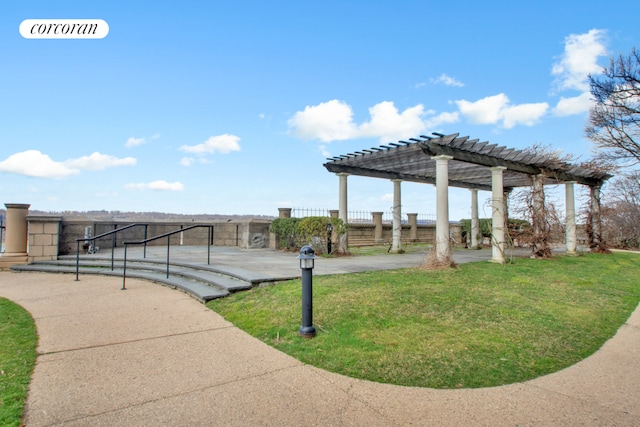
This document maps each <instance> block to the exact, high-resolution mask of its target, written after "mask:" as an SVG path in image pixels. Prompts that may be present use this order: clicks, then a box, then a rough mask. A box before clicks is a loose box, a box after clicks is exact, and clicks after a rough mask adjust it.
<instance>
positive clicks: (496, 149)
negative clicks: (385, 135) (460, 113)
mask: <svg viewBox="0 0 640 427" xmlns="http://www.w3.org/2000/svg"><path fill="white" fill-rule="evenodd" d="M434 135H435V136H433V137H432V136H425V135H421V136H420V138H411V139H410V140H409V141H399V143H389V144H385V145H381V146H380V147H378V148H376V147H372V148H371V149H364V150H361V151H356V152H354V153H348V154H347V155H343V156H339V157H332V158H329V159H327V160H329V162H327V163H325V165H324V166H325V168H327V170H329V171H330V172H334V173H348V174H351V175H359V176H369V177H372V178H387V179H401V180H403V181H412V182H423V183H427V184H434V183H435V175H436V166H435V164H436V162H435V160H433V159H432V157H435V156H439V155H447V156H451V157H452V160H451V161H450V163H449V185H450V186H453V187H462V188H475V189H479V190H486V191H491V173H490V172H489V170H488V169H487V168H491V167H495V166H502V167H504V168H506V169H505V171H504V186H505V189H506V190H511V189H513V188H515V187H526V186H529V185H530V180H529V179H528V177H527V176H528V175H540V174H542V172H545V175H546V180H545V182H544V183H545V184H559V183H562V182H568V181H573V182H577V183H579V184H583V185H587V186H590V187H596V186H600V185H601V184H602V182H603V181H605V180H607V179H608V178H610V177H611V175H608V174H606V173H602V172H599V171H594V170H590V169H586V168H583V167H580V166H576V165H571V164H568V163H564V162H558V161H556V160H554V159H551V158H548V157H544V156H539V155H535V154H532V153H530V152H527V151H524V150H516V149H513V148H507V147H504V146H498V145H496V144H489V143H488V142H486V141H485V142H479V140H477V139H474V140H470V139H469V137H468V136H464V137H459V136H458V135H459V134H457V133H456V134H451V135H442V134H434Z"/></svg>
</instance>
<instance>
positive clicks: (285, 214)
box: [278, 208, 291, 218]
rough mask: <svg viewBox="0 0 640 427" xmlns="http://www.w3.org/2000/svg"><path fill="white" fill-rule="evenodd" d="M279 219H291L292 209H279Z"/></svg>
mask: <svg viewBox="0 0 640 427" xmlns="http://www.w3.org/2000/svg"><path fill="white" fill-rule="evenodd" d="M278 218H291V208H278Z"/></svg>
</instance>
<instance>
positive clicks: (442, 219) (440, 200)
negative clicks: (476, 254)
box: [432, 155, 453, 263]
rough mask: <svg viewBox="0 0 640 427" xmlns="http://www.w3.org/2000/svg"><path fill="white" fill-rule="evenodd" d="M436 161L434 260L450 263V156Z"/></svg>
mask: <svg viewBox="0 0 640 427" xmlns="http://www.w3.org/2000/svg"><path fill="white" fill-rule="evenodd" d="M432 159H434V160H435V161H436V259H437V261H438V262H440V263H448V262H449V261H451V250H450V249H449V160H451V159H453V157H452V156H445V155H441V156H435V157H432Z"/></svg>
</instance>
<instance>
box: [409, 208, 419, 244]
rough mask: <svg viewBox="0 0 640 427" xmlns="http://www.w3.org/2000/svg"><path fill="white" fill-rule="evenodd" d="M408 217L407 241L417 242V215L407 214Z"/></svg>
mask: <svg viewBox="0 0 640 427" xmlns="http://www.w3.org/2000/svg"><path fill="white" fill-rule="evenodd" d="M407 216H408V217H409V226H411V231H409V239H410V240H411V241H412V242H417V241H418V214H417V213H408V214H407Z"/></svg>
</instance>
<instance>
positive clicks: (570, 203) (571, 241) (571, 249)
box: [564, 181, 578, 255]
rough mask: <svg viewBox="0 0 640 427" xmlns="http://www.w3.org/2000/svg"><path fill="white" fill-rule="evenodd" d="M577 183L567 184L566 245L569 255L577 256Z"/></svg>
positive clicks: (565, 186)
mask: <svg viewBox="0 0 640 427" xmlns="http://www.w3.org/2000/svg"><path fill="white" fill-rule="evenodd" d="M574 184H575V182H573V181H570V182H565V183H564V192H565V217H566V218H565V230H566V239H565V240H566V243H567V255H575V254H576V246H577V241H578V236H577V233H576V202H575V195H574V192H573V185H574Z"/></svg>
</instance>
